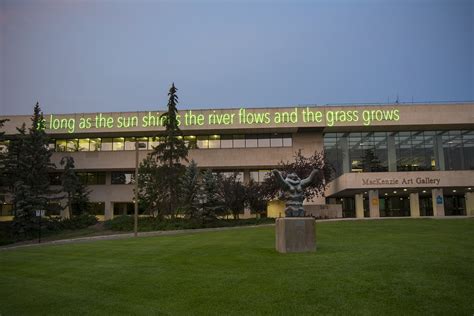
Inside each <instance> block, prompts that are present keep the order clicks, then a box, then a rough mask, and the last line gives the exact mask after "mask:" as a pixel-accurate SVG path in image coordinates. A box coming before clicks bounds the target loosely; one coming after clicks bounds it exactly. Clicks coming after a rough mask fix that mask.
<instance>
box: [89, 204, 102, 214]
mask: <svg viewBox="0 0 474 316" xmlns="http://www.w3.org/2000/svg"><path fill="white" fill-rule="evenodd" d="M89 214H91V215H104V214H105V203H104V202H89Z"/></svg>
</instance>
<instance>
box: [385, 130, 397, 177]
mask: <svg viewBox="0 0 474 316" xmlns="http://www.w3.org/2000/svg"><path fill="white" fill-rule="evenodd" d="M387 149H388V171H389V172H397V153H396V147H395V136H394V135H393V133H388V136H387Z"/></svg>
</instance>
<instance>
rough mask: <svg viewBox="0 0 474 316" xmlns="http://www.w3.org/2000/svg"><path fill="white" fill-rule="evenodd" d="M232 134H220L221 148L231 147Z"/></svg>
mask: <svg viewBox="0 0 474 316" xmlns="http://www.w3.org/2000/svg"><path fill="white" fill-rule="evenodd" d="M232 139H233V137H232V135H221V148H232V146H233V144H232V143H233V140H232Z"/></svg>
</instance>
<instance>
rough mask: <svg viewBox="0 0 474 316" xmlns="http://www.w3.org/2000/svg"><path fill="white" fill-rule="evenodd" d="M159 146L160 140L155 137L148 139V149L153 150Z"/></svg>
mask: <svg viewBox="0 0 474 316" xmlns="http://www.w3.org/2000/svg"><path fill="white" fill-rule="evenodd" d="M159 144H160V138H159V137H157V136H156V137H149V138H148V149H150V150H153V149H155V147H156V146H158V145H159Z"/></svg>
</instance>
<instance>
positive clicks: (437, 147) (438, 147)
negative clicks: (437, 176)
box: [434, 135, 446, 171]
mask: <svg viewBox="0 0 474 316" xmlns="http://www.w3.org/2000/svg"><path fill="white" fill-rule="evenodd" d="M434 156H435V161H436V170H441V171H443V170H446V166H445V164H444V150H443V138H442V136H441V135H436V136H435V138H434Z"/></svg>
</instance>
